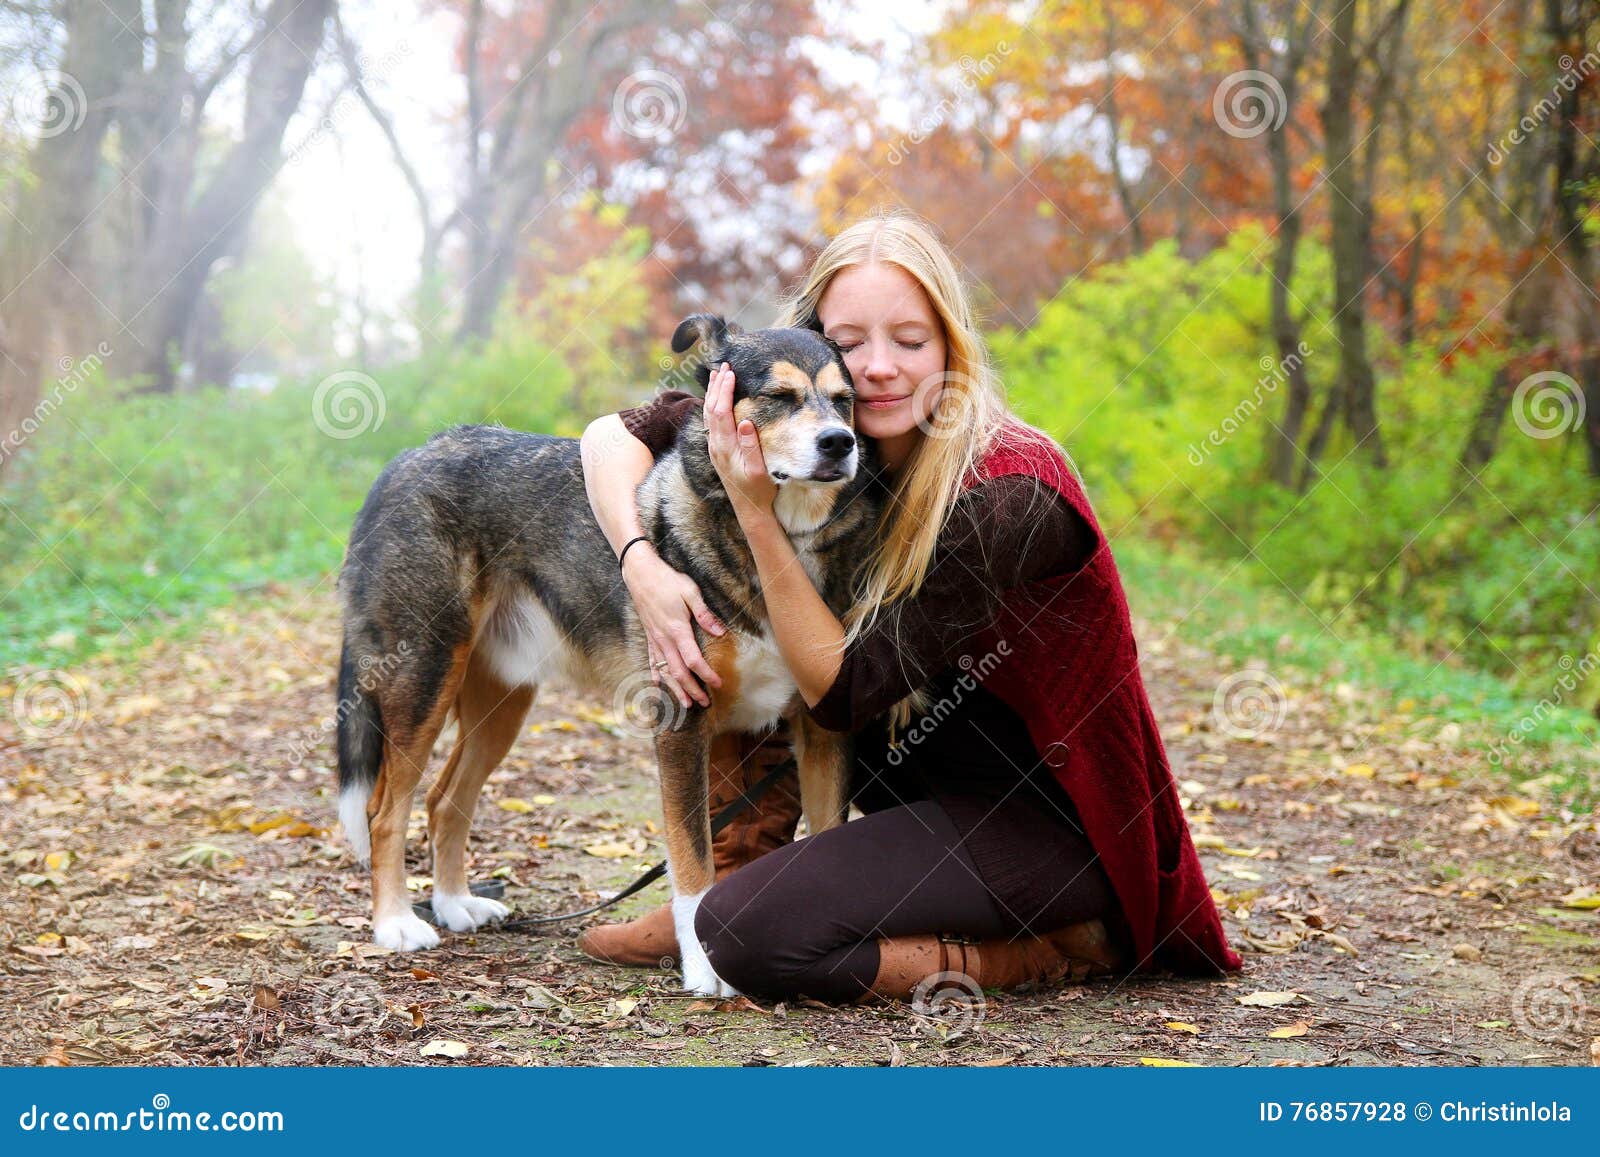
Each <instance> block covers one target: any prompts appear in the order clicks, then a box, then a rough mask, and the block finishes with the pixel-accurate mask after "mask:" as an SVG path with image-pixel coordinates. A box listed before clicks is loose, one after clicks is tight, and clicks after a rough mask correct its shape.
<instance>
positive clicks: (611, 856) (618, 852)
mask: <svg viewBox="0 0 1600 1157" xmlns="http://www.w3.org/2000/svg"><path fill="white" fill-rule="evenodd" d="M583 850H584V851H585V852H587V853H588V854H589V855H591V856H599V857H600V858H601V859H604V860H622V859H626V858H627V857H629V856H637V855H641V854H642V853H643V852H644V841H643V840H635V841H632V842H628V841H624V840H601V841H599V842H598V843H593V844H585V845H584V848H583Z"/></svg>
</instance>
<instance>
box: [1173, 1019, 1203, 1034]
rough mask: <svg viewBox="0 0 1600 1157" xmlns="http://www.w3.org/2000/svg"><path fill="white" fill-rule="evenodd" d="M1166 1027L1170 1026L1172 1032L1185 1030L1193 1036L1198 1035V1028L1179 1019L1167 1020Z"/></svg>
mask: <svg viewBox="0 0 1600 1157" xmlns="http://www.w3.org/2000/svg"><path fill="white" fill-rule="evenodd" d="M1166 1027H1167V1028H1170V1029H1171V1030H1172V1031H1173V1032H1187V1033H1193V1034H1194V1035H1195V1036H1199V1035H1200V1030H1199V1028H1197V1027H1196V1026H1194V1025H1192V1024H1189V1023H1187V1022H1185V1021H1181V1020H1169V1021H1167V1024H1166Z"/></svg>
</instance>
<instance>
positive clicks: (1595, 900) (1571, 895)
mask: <svg viewBox="0 0 1600 1157" xmlns="http://www.w3.org/2000/svg"><path fill="white" fill-rule="evenodd" d="M1561 906H1562V907H1563V908H1577V909H1579V910H1581V911H1586V912H1592V911H1594V910H1596V909H1600V894H1596V893H1594V892H1590V893H1587V894H1585V893H1584V892H1583V889H1582V888H1574V889H1573V890H1572V891H1570V892H1568V893H1567V894H1566V895H1565V896H1563V897H1561Z"/></svg>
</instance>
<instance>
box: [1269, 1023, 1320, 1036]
mask: <svg viewBox="0 0 1600 1157" xmlns="http://www.w3.org/2000/svg"><path fill="white" fill-rule="evenodd" d="M1310 1031H1311V1026H1310V1025H1309V1024H1307V1023H1306V1022H1305V1021H1303V1020H1297V1021H1295V1022H1294V1023H1293V1024H1286V1025H1284V1026H1283V1027H1282V1028H1275V1029H1273V1030H1272V1031H1271V1032H1269V1033H1268V1034H1267V1035H1268V1036H1269V1037H1271V1038H1272V1039H1273V1040H1289V1039H1290V1038H1292V1037H1297V1036H1305V1035H1306V1033H1308V1032H1310Z"/></svg>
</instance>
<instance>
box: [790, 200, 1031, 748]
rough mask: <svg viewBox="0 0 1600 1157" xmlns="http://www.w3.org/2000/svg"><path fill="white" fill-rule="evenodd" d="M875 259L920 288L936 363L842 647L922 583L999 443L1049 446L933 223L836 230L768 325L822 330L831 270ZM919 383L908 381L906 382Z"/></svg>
mask: <svg viewBox="0 0 1600 1157" xmlns="http://www.w3.org/2000/svg"><path fill="white" fill-rule="evenodd" d="M874 263H876V264H880V265H893V266H896V267H898V268H900V269H902V270H904V271H905V272H906V273H908V274H910V275H911V277H912V278H913V279H915V280H916V282H917V284H918V285H920V286H921V287H922V289H923V292H925V293H926V294H927V295H928V301H929V302H930V303H931V304H932V306H933V311H934V315H935V316H936V317H937V318H938V319H939V322H940V324H941V326H942V327H943V330H944V338H945V366H944V372H943V373H942V374H941V375H939V376H940V378H941V380H942V383H943V389H942V390H941V391H940V394H939V399H938V402H937V403H936V405H935V406H934V408H933V411H932V413H930V414H929V415H927V416H926V417H924V418H919V421H918V425H919V427H920V428H921V430H922V437H921V438H919V439H918V440H917V444H916V446H915V448H914V449H913V451H912V452H911V454H910V456H909V458H908V459H907V461H906V464H905V466H904V467H903V468H902V470H901V471H900V473H899V475H898V476H897V477H896V479H895V481H894V486H893V489H892V493H891V497H890V501H889V502H888V504H887V505H886V506H885V508H884V512H883V515H882V517H881V520H880V522H879V525H878V528H877V534H876V536H875V538H876V545H875V547H874V549H873V551H872V552H871V553H870V554H869V555H868V556H867V558H866V559H865V560H864V562H863V564H862V566H861V569H860V571H859V572H858V578H857V583H856V594H855V600H854V603H853V605H852V606H851V609H850V611H849V612H848V613H847V614H846V616H845V618H844V625H845V638H844V643H845V645H846V646H848V645H849V644H850V643H851V642H853V641H854V640H855V639H856V638H858V637H859V636H860V635H861V634H862V633H863V632H865V631H866V630H867V629H868V628H870V627H871V626H872V625H873V624H874V623H876V622H877V621H878V619H879V616H880V615H882V614H883V613H884V610H885V608H886V607H889V606H890V605H892V604H893V603H894V602H896V601H897V600H900V599H906V598H911V597H914V596H915V595H916V594H917V592H918V591H920V590H921V589H922V584H923V581H924V580H925V579H926V578H927V575H928V568H929V565H930V563H931V562H932V559H933V554H934V544H935V543H936V542H937V540H938V537H939V531H940V529H941V528H942V527H943V526H944V524H945V520H946V518H947V517H948V516H949V514H950V510H951V507H952V505H953V504H954V503H955V500H956V498H957V497H958V496H959V495H960V493H961V491H962V489H963V480H964V479H965V478H966V477H967V476H968V475H969V474H971V473H975V472H976V471H977V470H978V469H979V466H980V463H981V462H982V460H983V457H984V455H985V454H986V453H987V452H988V451H989V450H990V449H991V448H993V447H994V446H995V445H996V443H997V442H998V441H1001V440H1006V441H1009V440H1011V439H1013V438H1019V437H1021V438H1034V437H1037V438H1042V439H1044V440H1045V441H1047V442H1050V444H1051V445H1055V443H1054V441H1053V439H1050V437H1049V435H1047V434H1045V433H1044V432H1042V431H1040V430H1038V429H1036V428H1034V427H1031V426H1029V425H1027V424H1026V423H1023V422H1022V421H1021V420H1020V419H1017V418H1016V417H1015V416H1014V415H1013V414H1012V413H1011V412H1010V409H1009V408H1008V406H1007V404H1006V399H1005V392H1004V389H1003V387H1002V386H1001V383H1000V379H999V375H998V374H997V373H996V372H995V369H994V366H993V363H992V361H991V359H990V356H989V349H988V346H987V344H986V343H985V342H984V340H983V335H982V334H981V333H980V332H979V329H978V325H977V321H976V319H975V316H974V313H973V309H972V302H971V295H970V293H969V291H968V286H967V284H966V282H965V280H964V279H963V278H962V276H961V274H960V272H959V271H958V270H957V268H956V263H955V260H954V258H953V257H952V256H951V254H950V251H949V249H947V248H946V247H945V245H944V243H943V242H942V241H941V240H940V239H939V237H938V235H937V234H936V233H935V232H934V229H933V227H932V226H931V225H929V224H928V223H927V222H926V221H924V220H923V219H922V218H921V217H918V216H917V215H916V214H914V213H911V212H908V211H906V210H902V209H890V210H880V211H878V212H875V213H872V214H870V215H869V216H867V217H865V218H863V219H862V220H860V221H857V222H856V223H855V224H853V225H851V226H849V227H848V228H846V229H845V230H844V231H842V232H841V233H839V234H838V235H837V236H835V237H834V238H833V239H832V240H831V241H829V242H828V244H827V245H826V246H825V247H824V248H823V250H822V252H821V253H820V254H818V256H817V259H816V261H815V262H814V263H813V264H812V266H811V270H810V272H809V273H808V274H807V275H806V278H805V280H804V282H803V283H802V284H801V285H800V287H799V289H798V290H797V291H795V292H794V293H793V294H792V295H790V296H788V297H786V298H785V299H784V301H783V303H782V306H781V308H780V313H779V316H778V319H777V321H775V322H774V323H773V324H774V325H777V326H784V327H795V328H801V329H812V330H816V331H817V332H819V333H820V332H822V328H823V327H822V322H821V320H820V319H819V318H818V316H817V303H818V302H820V301H821V300H822V296H823V294H824V292H826V290H827V288H828V286H829V284H830V283H831V282H832V281H833V278H834V277H835V275H837V274H838V273H840V272H841V271H843V270H846V269H851V268H855V267H857V266H863V265H871V264H874ZM923 384H924V383H921V382H917V383H913V388H917V387H920V386H922V385H923ZM1057 452H1058V453H1061V451H1060V448H1059V447H1057ZM910 711H911V701H910V700H909V699H908V700H903V701H902V702H901V703H899V704H897V705H896V707H895V709H894V711H893V713H892V714H891V727H892V730H891V734H892V733H893V731H894V730H899V729H900V728H903V727H904V726H905V725H906V723H907V722H908V721H909V718H910Z"/></svg>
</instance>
